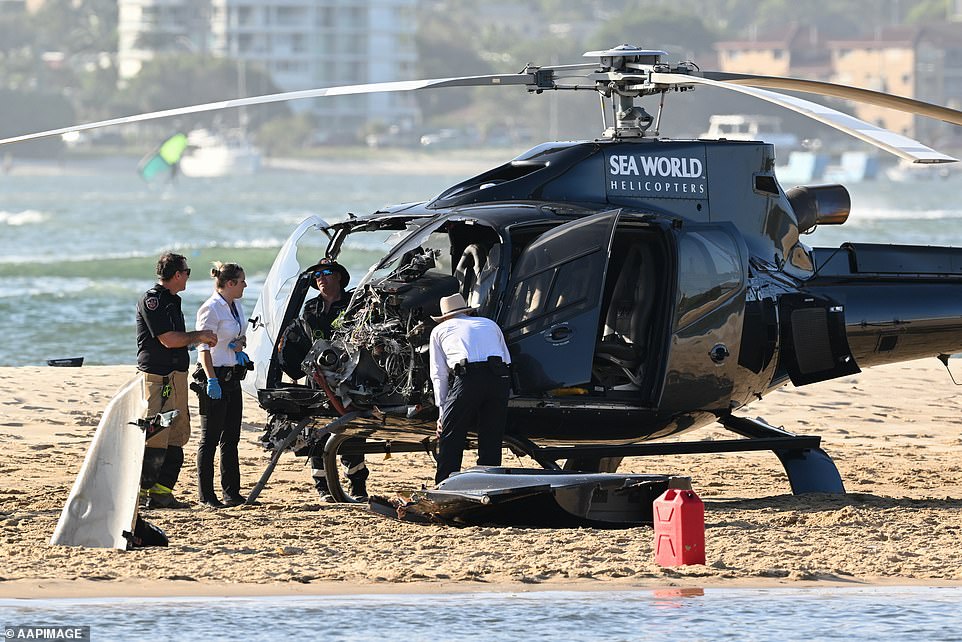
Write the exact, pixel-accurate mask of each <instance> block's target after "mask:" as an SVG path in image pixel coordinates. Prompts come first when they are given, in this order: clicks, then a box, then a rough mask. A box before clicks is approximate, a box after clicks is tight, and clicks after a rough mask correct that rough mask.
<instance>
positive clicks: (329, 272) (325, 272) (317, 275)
mask: <svg viewBox="0 0 962 642" xmlns="http://www.w3.org/2000/svg"><path fill="white" fill-rule="evenodd" d="M332 274H336V272H335V271H334V270H332V269H331V268H324V269H323V270H317V271H315V272H314V278H315V279H319V278H321V277H322V276H331V275H332Z"/></svg>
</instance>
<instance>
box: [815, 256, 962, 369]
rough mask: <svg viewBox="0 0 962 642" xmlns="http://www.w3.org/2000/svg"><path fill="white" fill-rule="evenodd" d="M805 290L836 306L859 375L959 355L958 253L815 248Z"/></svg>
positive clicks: (961, 296) (961, 297) (961, 264)
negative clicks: (876, 368) (842, 317)
mask: <svg viewBox="0 0 962 642" xmlns="http://www.w3.org/2000/svg"><path fill="white" fill-rule="evenodd" d="M814 258H815V261H816V267H817V272H816V276H815V277H814V278H813V279H811V280H810V281H809V282H808V283H807V284H806V287H805V291H806V292H808V293H811V294H813V295H816V296H824V297H825V298H827V299H830V300H832V301H835V302H838V303H840V304H842V305H843V306H844V310H845V333H846V335H847V337H848V344H849V348H850V349H851V355H852V357H853V358H854V359H855V362H856V363H857V364H858V365H859V366H860V367H862V368H865V367H870V366H876V365H882V364H886V363H895V362H899V361H909V360H912V359H921V358H924V357H932V356H938V355H939V354H943V353H945V354H953V353H957V352H960V351H962V248H951V247H925V246H908V245H905V246H899V245H874V244H853V243H846V244H844V245H842V247H840V248H834V249H830V248H816V249H815V250H814Z"/></svg>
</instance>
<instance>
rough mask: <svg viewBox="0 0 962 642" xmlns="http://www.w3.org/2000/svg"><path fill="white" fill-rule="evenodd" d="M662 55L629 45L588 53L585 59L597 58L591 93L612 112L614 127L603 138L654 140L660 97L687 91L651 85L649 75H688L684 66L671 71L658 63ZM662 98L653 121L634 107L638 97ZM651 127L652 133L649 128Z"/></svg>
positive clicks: (664, 54) (639, 108) (656, 131)
mask: <svg viewBox="0 0 962 642" xmlns="http://www.w3.org/2000/svg"><path fill="white" fill-rule="evenodd" d="M667 55H668V53H667V52H665V51H659V50H653V49H640V48H638V47H635V46H633V45H620V46H618V47H615V48H614V49H607V50H604V51H588V52H586V53H585V54H584V57H585V58H598V59H599V61H600V63H601V68H600V69H599V70H598V71H596V72H595V73H593V74H591V75H590V78H591V79H592V80H594V82H595V90H597V91H598V92H599V93H600V94H601V95H602V96H604V97H605V98H608V99H610V100H611V107H612V111H613V112H614V125H612V126H611V127H608V128H607V129H606V130H605V132H604V134H602V136H603V137H604V138H612V139H616V138H645V137H649V138H654V137H657V136H658V125H659V124H660V123H661V112H662V109H663V107H664V94H665V92H667V91H669V90H670V89H676V90H678V91H687V90H689V89H693V87H691V86H679V85H675V86H669V85H662V84H658V85H656V84H654V83H652V82H651V74H652V73H653V72H667V71H669V70H670V71H671V72H674V73H690V72H691V67H690V66H689V65H688V63H681V64H680V65H679V66H678V68H675V69H672V68H671V67H670V66H669V65H668V64H667V63H663V62H662V57H663V56H667ZM653 94H662V101H661V103H660V104H659V106H658V114H657V117H652V115H651V114H649V113H648V112H647V111H646V110H645V108H644V107H642V106H640V105H636V104H635V99H636V98H639V97H642V96H650V95H653ZM653 124H654V129H652V125H653Z"/></svg>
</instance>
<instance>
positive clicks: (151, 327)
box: [137, 252, 217, 508]
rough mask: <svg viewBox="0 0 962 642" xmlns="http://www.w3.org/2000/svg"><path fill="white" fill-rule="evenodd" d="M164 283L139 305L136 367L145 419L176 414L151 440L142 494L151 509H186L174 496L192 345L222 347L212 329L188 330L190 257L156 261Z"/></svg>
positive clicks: (185, 430) (186, 422)
mask: <svg viewBox="0 0 962 642" xmlns="http://www.w3.org/2000/svg"><path fill="white" fill-rule="evenodd" d="M157 278H158V280H159V282H158V283H157V285H155V286H154V287H152V288H150V289H149V290H147V292H145V293H144V295H143V296H142V297H141V298H140V301H139V302H138V304H137V369H138V370H140V371H141V372H142V373H143V393H144V398H145V399H146V400H147V411H146V414H145V415H144V416H145V418H146V417H153V416H155V415H156V414H157V413H160V412H169V411H171V410H177V411H178V414H177V417H176V418H175V419H174V421H173V423H172V424H171V425H170V427H169V428H167V429H165V430H161V431H160V432H158V433H157V434H155V435H153V436H152V437H151V438H150V439H148V440H147V444H146V448H145V449H144V463H143V467H142V469H141V473H140V488H141V491H140V492H141V496H142V497H145V498H146V507H147V508H186V507H187V506H188V505H187V504H186V503H184V502H181V501H178V500H177V499H176V498H175V497H174V495H173V489H174V485H175V484H176V483H177V477H178V476H179V475H180V469H181V466H183V463H184V445H185V444H186V443H187V440H188V439H189V438H190V414H189V413H188V410H187V368H188V366H189V365H190V357H189V356H188V354H187V347H188V346H190V345H193V344H197V343H205V344H207V345H211V346H213V345H216V344H217V335H216V334H214V333H213V332H210V331H209V330H197V331H192V332H187V329H186V326H185V324H184V313H183V312H182V311H181V300H180V297H179V296H177V294H178V293H179V292H183V291H184V289H185V288H186V287H187V279H188V278H190V268H189V267H187V259H186V258H185V257H184V256H182V255H180V254H174V253H173V252H167V253H165V254H163V255H161V257H160V259H159V260H158V261H157Z"/></svg>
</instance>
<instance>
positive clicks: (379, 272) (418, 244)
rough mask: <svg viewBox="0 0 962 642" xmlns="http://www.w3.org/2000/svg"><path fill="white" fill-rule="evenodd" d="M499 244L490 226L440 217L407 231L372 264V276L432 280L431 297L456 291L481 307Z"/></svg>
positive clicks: (491, 284)
mask: <svg viewBox="0 0 962 642" xmlns="http://www.w3.org/2000/svg"><path fill="white" fill-rule="evenodd" d="M500 247H501V245H500V239H499V237H498V234H497V233H496V232H495V231H494V230H493V229H491V228H490V227H487V226H484V225H476V224H472V222H464V221H450V220H448V221H442V222H440V223H437V224H434V225H428V226H425V227H423V228H421V229H420V230H418V231H416V232H414V233H413V234H411V236H410V237H409V238H408V239H407V240H406V241H404V242H403V243H401V245H399V246H398V247H397V248H396V249H395V250H394V251H393V252H392V253H391V254H390V255H389V256H388V257H387V258H386V259H385V260H384V261H382V262H381V264H380V265H378V267H377V269H376V270H375V271H374V274H373V280H375V281H380V280H384V279H386V280H393V281H402V282H412V281H415V280H417V281H419V282H422V283H423V284H424V285H426V284H427V283H426V282H427V281H432V282H434V283H435V284H436V288H434V289H432V290H431V291H432V293H434V294H437V297H435V300H437V299H438V298H440V296H447V295H449V294H454V293H455V292H460V293H461V294H462V295H463V296H464V298H465V300H466V301H467V302H468V304H469V305H470V306H472V307H477V308H481V309H482V312H483V311H484V307H485V305H486V303H487V302H488V299H489V295H490V292H491V291H492V289H493V287H494V282H495V280H496V276H497V271H498V268H499V266H500V263H501V253H500ZM432 296H433V295H432Z"/></svg>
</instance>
